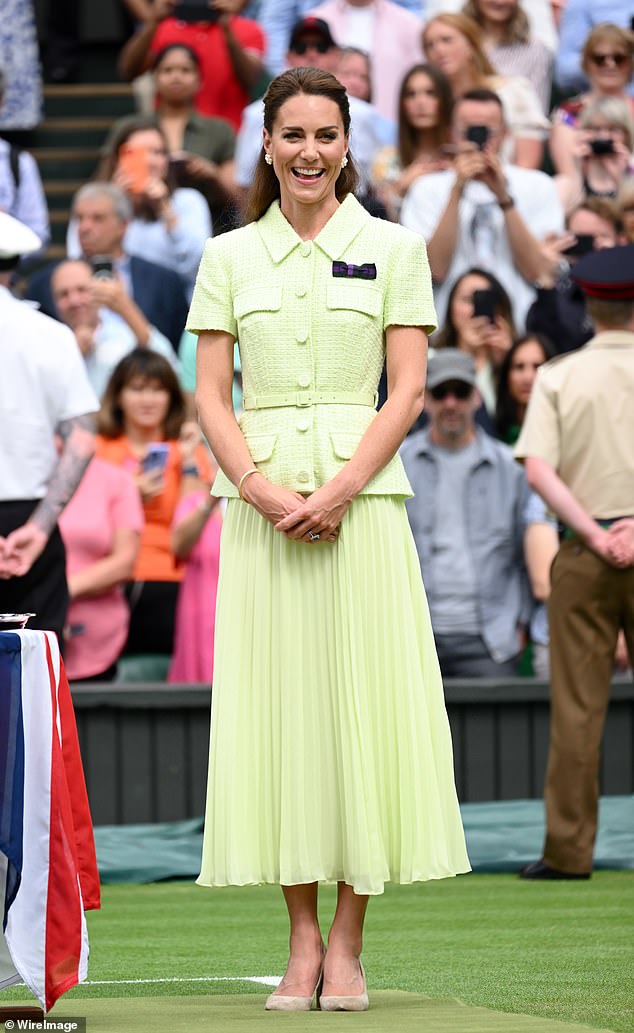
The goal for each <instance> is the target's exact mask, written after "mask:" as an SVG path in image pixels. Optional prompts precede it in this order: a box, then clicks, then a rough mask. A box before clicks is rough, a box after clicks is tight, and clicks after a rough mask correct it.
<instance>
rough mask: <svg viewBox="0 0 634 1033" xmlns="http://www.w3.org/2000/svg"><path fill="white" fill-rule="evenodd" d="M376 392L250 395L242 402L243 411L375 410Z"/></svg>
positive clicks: (377, 399) (377, 396)
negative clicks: (289, 408) (358, 407)
mask: <svg viewBox="0 0 634 1033" xmlns="http://www.w3.org/2000/svg"><path fill="white" fill-rule="evenodd" d="M378 401H379V394H378V391H375V392H374V394H370V392H369V391H295V392H291V393H290V394H286V395H250V396H249V397H245V398H244V399H243V400H242V406H243V408H244V409H281V408H284V407H285V406H296V407H297V408H298V409H304V408H306V407H307V406H309V405H369V406H371V407H372V408H373V409H376V407H377V404H378Z"/></svg>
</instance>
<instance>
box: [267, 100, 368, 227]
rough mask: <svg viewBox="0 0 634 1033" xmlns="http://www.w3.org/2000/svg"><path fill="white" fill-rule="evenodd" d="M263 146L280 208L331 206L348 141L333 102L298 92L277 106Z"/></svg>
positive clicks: (338, 112) (339, 114) (337, 107)
mask: <svg viewBox="0 0 634 1033" xmlns="http://www.w3.org/2000/svg"><path fill="white" fill-rule="evenodd" d="M264 147H265V150H266V151H267V153H269V154H270V155H271V156H272V158H273V169H274V171H275V175H276V176H277V178H278V180H279V183H280V204H281V207H282V209H283V210H286V209H287V208H288V206H289V205H293V204H300V205H317V206H318V205H321V204H323V203H324V202H329V201H330V202H334V200H335V184H336V182H337V179H338V177H339V175H340V173H341V161H342V159H343V157H344V155H345V153H346V151H347V150H348V139H347V137H346V135H345V133H344V130H343V121H342V118H341V112H340V110H339V106H338V104H336V103H335V101H333V100H330V99H329V98H327V97H321V96H312V95H309V94H305V93H298V94H297V95H296V96H294V97H291V98H289V100H287V101H286V102H285V103H284V104H282V106H281V107H280V109H279V111H278V113H277V117H276V119H275V122H274V124H273V127H272V132H271V133H270V134H269V133H268V132H267V130H266V129H265V130H264Z"/></svg>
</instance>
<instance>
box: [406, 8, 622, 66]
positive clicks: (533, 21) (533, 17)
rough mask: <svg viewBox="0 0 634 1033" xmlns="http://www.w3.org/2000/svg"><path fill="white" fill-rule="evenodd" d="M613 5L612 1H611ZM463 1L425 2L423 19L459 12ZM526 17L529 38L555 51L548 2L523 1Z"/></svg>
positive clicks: (555, 36) (555, 45) (553, 22)
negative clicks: (535, 39) (533, 37)
mask: <svg viewBox="0 0 634 1033" xmlns="http://www.w3.org/2000/svg"><path fill="white" fill-rule="evenodd" d="M612 2H613V3H614V0H612ZM463 4H464V0H426V4H425V12H426V13H425V17H426V20H427V21H431V19H432V18H435V17H436V15H437V14H444V13H445V11H451V12H456V11H461V10H462V7H463ZM520 6H521V7H522V9H523V10H524V11H525V12H526V14H527V15H528V24H529V27H530V34H531V36H537V38H538V39H541V40H542V41H543V42H544V43H545V44H546V46H547V47H548V49H549V50H550V51H552V52H553V53H554V52H555V51H556V50H557V27H556V25H555V19H554V18H553V11H552V7H551V6H550V0H523V3H521V5H520Z"/></svg>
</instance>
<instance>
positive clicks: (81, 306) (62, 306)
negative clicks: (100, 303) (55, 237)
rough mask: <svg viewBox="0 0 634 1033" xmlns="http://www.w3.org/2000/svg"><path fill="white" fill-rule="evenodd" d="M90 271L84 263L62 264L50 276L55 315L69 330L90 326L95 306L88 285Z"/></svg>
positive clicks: (95, 312)
mask: <svg viewBox="0 0 634 1033" xmlns="http://www.w3.org/2000/svg"><path fill="white" fill-rule="evenodd" d="M91 282H92V271H91V269H89V267H88V266H87V265H86V263H85V262H62V263H61V264H60V265H58V266H57V268H56V269H55V270H54V271H53V275H52V276H51V292H52V294H53V300H54V301H55V308H56V309H57V314H58V316H59V317H60V319H61V320H63V322H64V323H66V324H67V325H68V326H69V327H70V328H71V330H76V329H77V327H79V326H92V325H93V324H94V323H95V320H96V315H97V306H96V304H95V302H94V301H93V299H92V293H91V289H90V285H91Z"/></svg>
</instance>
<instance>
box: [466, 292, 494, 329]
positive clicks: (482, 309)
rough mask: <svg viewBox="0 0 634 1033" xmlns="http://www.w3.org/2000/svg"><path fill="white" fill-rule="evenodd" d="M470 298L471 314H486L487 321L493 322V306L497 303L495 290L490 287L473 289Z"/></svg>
mask: <svg viewBox="0 0 634 1033" xmlns="http://www.w3.org/2000/svg"><path fill="white" fill-rule="evenodd" d="M472 300H473V315H474V316H486V318H487V319H488V320H489V323H495V308H496V303H497V294H496V292H495V291H494V290H491V289H490V288H487V289H486V290H481V291H474V292H473V299H472Z"/></svg>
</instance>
